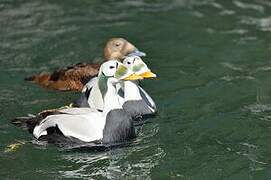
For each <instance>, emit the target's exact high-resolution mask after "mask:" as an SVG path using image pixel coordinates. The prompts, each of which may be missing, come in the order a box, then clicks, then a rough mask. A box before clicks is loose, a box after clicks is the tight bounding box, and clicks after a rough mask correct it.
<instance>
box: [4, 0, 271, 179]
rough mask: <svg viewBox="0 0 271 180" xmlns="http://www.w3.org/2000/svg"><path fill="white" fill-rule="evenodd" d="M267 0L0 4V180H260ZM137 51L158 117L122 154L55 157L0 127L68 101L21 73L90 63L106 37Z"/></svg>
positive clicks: (267, 127)
mask: <svg viewBox="0 0 271 180" xmlns="http://www.w3.org/2000/svg"><path fill="white" fill-rule="evenodd" d="M270 31H271V2H270V1H269V0H227V1H226V0H172V1H170V0H155V1H150V0H145V1H144V0H133V1H128V0H122V1H113V0H107V1H103V2H100V1H98V0H78V1H72V0H65V1H64V0H63V1H60V0H54V1H53V0H52V1H51V0H46V1H42V0H0V179H62V178H67V179H69V178H71V179H73V178H82V179H119V178H120V179H189V180H190V179H192V180H194V179H195V180H198V179H206V180H209V179H238V180H239V179H271V86H270V85H271V84H270V82H271V76H270V74H271V32H270ZM115 36H121V37H125V38H127V39H128V40H129V41H131V42H132V43H134V44H135V45H136V46H137V47H138V48H139V49H140V50H143V51H145V52H146V53H147V57H146V58H145V59H144V60H145V62H146V63H147V64H148V65H149V67H150V68H151V69H152V70H153V72H155V73H156V74H158V75H159V78H157V79H156V80H146V81H145V82H143V86H144V88H145V89H146V90H147V91H148V92H149V93H150V94H151V96H152V97H153V98H154V99H155V101H156V103H157V105H158V107H159V115H158V116H157V117H156V118H154V119H152V121H151V123H148V124H146V125H145V126H144V127H143V131H142V133H141V134H140V135H139V137H138V138H137V139H136V142H134V143H133V144H132V145H131V146H130V147H124V148H117V149H114V150H111V151H108V152H101V153H98V152H90V153H80V152H59V151H58V150H57V149H56V148H55V147H54V146H39V145H35V144H32V143H26V144H25V145H22V146H21V147H19V148H18V149H17V150H16V151H15V152H9V153H6V152H4V150H5V148H6V146H7V145H9V144H11V143H14V142H16V141H17V140H24V141H31V140H32V136H31V135H30V134H28V133H27V132H25V131H22V130H21V129H19V128H16V127H14V126H12V125H11V124H9V120H10V119H12V118H14V117H16V116H23V115H26V114H27V113H37V112H39V111H41V110H43V109H47V108H56V107H59V106H62V105H64V104H68V103H69V102H70V101H72V100H73V99H74V98H75V97H76V96H77V94H76V93H74V92H65V93H63V92H56V91H52V90H46V89H42V88H40V87H38V86H36V85H34V84H31V83H29V82H24V81H23V78H24V77H25V76H27V75H31V74H35V73H38V72H41V71H53V70H55V69H57V68H59V67H64V66H67V65H70V64H73V63H77V62H94V61H98V60H99V59H100V57H101V56H102V48H103V45H104V43H105V41H106V40H107V39H108V38H110V37H115Z"/></svg>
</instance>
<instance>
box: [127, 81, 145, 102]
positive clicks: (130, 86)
mask: <svg viewBox="0 0 271 180" xmlns="http://www.w3.org/2000/svg"><path fill="white" fill-rule="evenodd" d="M141 99H142V97H141V95H140V92H139V89H138V86H137V85H136V82H133V81H124V101H131V100H141Z"/></svg>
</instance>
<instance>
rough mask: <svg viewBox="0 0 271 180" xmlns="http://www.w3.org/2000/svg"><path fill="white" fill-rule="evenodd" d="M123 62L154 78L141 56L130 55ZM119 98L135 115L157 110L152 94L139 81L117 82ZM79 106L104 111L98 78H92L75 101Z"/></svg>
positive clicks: (128, 110) (124, 106) (131, 68)
mask: <svg viewBox="0 0 271 180" xmlns="http://www.w3.org/2000/svg"><path fill="white" fill-rule="evenodd" d="M123 64H124V65H125V66H126V67H127V68H128V69H130V70H131V71H133V72H134V73H135V74H137V75H140V76H142V77H144V78H154V77H156V75H155V74H154V73H152V72H151V70H150V69H149V68H148V66H147V65H146V64H145V63H144V62H143V60H142V59H141V58H140V57H139V56H129V57H126V58H125V59H124V60H123ZM117 89H118V94H117V96H118V100H119V103H120V104H121V105H122V106H123V109H125V110H126V111H127V112H129V113H130V114H131V115H132V116H133V117H136V116H146V115H154V114H155V113H156V112H157V108H156V105H155V102H154V101H153V99H152V98H151V97H150V95H149V94H148V93H147V92H146V91H145V90H144V89H143V88H142V87H140V86H139V83H138V81H124V82H122V83H118V84H117ZM75 105H76V106H78V107H90V108H93V109H97V110H99V111H103V108H104V102H103V98H102V94H101V91H100V89H99V85H98V82H97V78H93V79H91V80H90V81H89V82H88V83H87V84H86V86H85V87H84V89H83V92H82V94H81V96H80V97H79V99H78V100H77V101H76V102H75Z"/></svg>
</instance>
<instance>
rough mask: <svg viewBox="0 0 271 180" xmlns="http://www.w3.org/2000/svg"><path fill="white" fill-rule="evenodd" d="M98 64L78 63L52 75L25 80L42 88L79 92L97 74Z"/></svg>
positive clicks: (42, 74) (42, 75)
mask: <svg viewBox="0 0 271 180" xmlns="http://www.w3.org/2000/svg"><path fill="white" fill-rule="evenodd" d="M99 68H100V64H86V63H80V64H76V65H74V66H69V67H67V68H65V69H61V70H59V71H55V72H54V73H52V74H49V73H41V74H39V75H36V76H32V77H29V78H26V80H29V81H33V82H35V83H37V84H39V85H41V86H43V87H46V88H49V89H55V90H60V91H81V90H82V89H83V86H84V84H86V83H87V82H88V80H89V79H91V78H92V77H94V76H96V75H97V74H98V72H99Z"/></svg>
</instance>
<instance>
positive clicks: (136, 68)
mask: <svg viewBox="0 0 271 180" xmlns="http://www.w3.org/2000/svg"><path fill="white" fill-rule="evenodd" d="M123 64H124V65H125V66H126V67H128V68H129V69H130V70H131V71H133V72H134V73H135V74H137V75H139V76H142V77H144V78H154V77H156V74H154V73H152V72H151V70H150V69H149V68H148V66H147V65H146V64H145V63H144V62H143V60H142V59H141V58H140V57H139V56H129V57H126V58H125V59H124V60H123Z"/></svg>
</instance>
